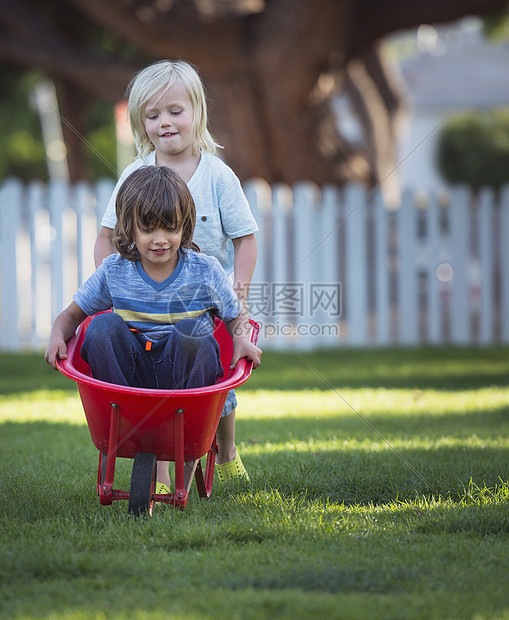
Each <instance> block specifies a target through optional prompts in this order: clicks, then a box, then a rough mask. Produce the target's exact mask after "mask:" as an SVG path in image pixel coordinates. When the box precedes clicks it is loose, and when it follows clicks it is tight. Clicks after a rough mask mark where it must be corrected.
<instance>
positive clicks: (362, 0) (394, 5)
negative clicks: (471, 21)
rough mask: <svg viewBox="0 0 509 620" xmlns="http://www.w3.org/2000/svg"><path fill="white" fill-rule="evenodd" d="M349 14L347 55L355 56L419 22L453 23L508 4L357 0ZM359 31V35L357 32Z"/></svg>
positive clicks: (490, 0)
mask: <svg viewBox="0 0 509 620" xmlns="http://www.w3.org/2000/svg"><path fill="white" fill-rule="evenodd" d="M354 5H355V6H354V11H353V14H352V26H353V27H352V28H351V29H350V33H351V36H350V38H349V42H348V48H349V55H350V56H356V55H358V54H359V53H362V50H363V49H365V48H368V47H369V46H370V45H371V44H372V43H373V42H374V41H376V40H378V39H381V38H383V37H385V36H387V35H389V34H391V33H392V32H397V31H398V30H407V29H409V28H415V27H417V26H420V25H421V24H438V23H447V22H452V21H455V20H457V19H460V18H461V17H465V16H467V15H479V16H482V15H489V14H490V13H494V12H496V11H501V10H503V9H505V8H506V7H507V0H447V1H446V2H444V0H426V1H425V2H423V0H406V1H405V3H404V5H403V6H402V3H401V1H400V0H385V1H384V2H380V0H357V1H356V2H355V3H354ZM358 32H362V34H363V36H362V37H357V33H358Z"/></svg>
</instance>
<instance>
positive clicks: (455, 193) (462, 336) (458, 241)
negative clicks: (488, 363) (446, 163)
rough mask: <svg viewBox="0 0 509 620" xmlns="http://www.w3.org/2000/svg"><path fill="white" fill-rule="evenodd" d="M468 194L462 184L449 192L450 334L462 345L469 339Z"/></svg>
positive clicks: (455, 342) (469, 199) (456, 342)
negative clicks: (451, 270)
mask: <svg viewBox="0 0 509 620" xmlns="http://www.w3.org/2000/svg"><path fill="white" fill-rule="evenodd" d="M470 203H471V198H470V193H469V192H468V190H467V189H466V188H465V187H457V188H454V189H453V190H452V192H451V206H450V208H449V211H450V222H449V226H450V232H451V241H452V244H451V245H452V247H453V248H454V253H453V254H451V265H452V268H453V278H452V281H451V302H450V303H451V305H450V333H451V342H452V343H453V344H458V345H465V344H467V343H468V342H469V340H470V334H471V321H470V308H471V306H470V294H469V293H470V291H469V286H468V275H467V270H468V267H469V262H470V251H469V239H470V226H469V222H470V217H469V214H470V206H471V204H470Z"/></svg>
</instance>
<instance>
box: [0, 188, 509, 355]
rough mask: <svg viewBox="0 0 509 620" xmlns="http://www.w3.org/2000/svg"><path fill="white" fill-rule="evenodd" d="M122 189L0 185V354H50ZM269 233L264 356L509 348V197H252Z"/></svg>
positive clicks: (296, 191) (263, 278) (263, 284)
mask: <svg viewBox="0 0 509 620" xmlns="http://www.w3.org/2000/svg"><path fill="white" fill-rule="evenodd" d="M112 188H113V181H109V180H108V181H106V180H105V181H101V182H99V183H97V184H96V185H94V186H92V185H88V184H84V183H83V184H77V185H75V186H68V185H66V184H64V183H52V184H50V185H48V186H45V185H42V184H40V183H32V184H29V185H23V184H22V183H20V182H19V181H17V180H15V179H9V180H7V181H6V182H4V183H3V184H2V185H1V186H0V244H1V256H2V259H1V260H2V263H1V269H0V350H13V351H17V350H23V349H33V350H39V349H41V348H43V347H44V345H45V343H46V341H47V337H48V334H49V330H50V327H51V323H52V320H53V318H54V317H55V316H56V314H57V313H58V312H60V310H61V309H62V308H64V307H65V306H66V305H67V304H68V303H69V301H70V300H71V297H72V294H73V292H74V291H75V290H76V288H77V287H78V286H79V285H80V284H81V283H82V282H83V281H84V280H85V279H86V278H87V277H88V276H89V275H90V273H92V271H93V269H94V264H93V246H94V242H95V238H96V234H97V230H98V226H99V222H100V219H101V216H102V212H103V210H104V208H105V206H106V204H107V201H108V198H109V196H110V193H111V190H112ZM244 189H245V192H246V195H247V196H248V200H249V202H250V205H251V208H252V210H253V213H254V215H255V217H256V219H257V221H258V223H259V226H260V231H259V233H258V234H257V239H258V247H259V254H258V262H257V266H256V271H255V274H254V277H253V283H252V286H251V293H250V300H249V303H250V308H251V312H252V315H253V316H254V318H255V319H257V320H258V322H259V323H260V324H261V328H262V329H261V337H262V338H261V343H262V346H263V348H264V349H271V348H272V349H280V350H285V349H295V350H300V351H304V350H310V349H318V348H327V347H338V346H388V345H404V346H413V345H419V344H430V345H440V344H445V343H452V344H457V345H467V344H480V345H483V344H491V343H509V243H508V240H509V186H508V187H506V188H505V189H504V191H503V192H502V193H501V196H500V197H499V198H496V197H495V196H494V194H493V192H491V191H490V190H483V191H482V192H481V193H480V195H479V197H478V198H475V197H474V196H472V195H471V194H470V193H469V192H468V191H467V190H466V189H465V188H452V189H450V190H448V191H447V192H444V193H443V194H442V195H429V196H424V195H414V194H412V193H411V192H406V193H405V194H404V195H403V198H402V201H401V204H400V205H399V207H398V208H396V209H388V208H387V206H386V205H385V204H384V202H383V198H382V195H381V194H380V193H379V192H373V193H366V191H365V190H363V189H362V188H360V187H357V186H351V187H348V188H346V189H344V190H339V189H337V188H334V187H324V188H318V187H316V186H314V185H312V184H310V183H302V184H298V185H296V186H295V187H292V188H290V187H288V186H284V185H277V186H273V187H270V186H268V185H267V184H266V183H264V182H263V181H258V180H256V181H251V182H248V183H246V184H245V187H244Z"/></svg>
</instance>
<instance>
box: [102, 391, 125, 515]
mask: <svg viewBox="0 0 509 620" xmlns="http://www.w3.org/2000/svg"><path fill="white" fill-rule="evenodd" d="M119 411H120V410H119V406H118V405H117V404H115V403H111V410H110V432H109V436H108V455H107V458H106V472H104V474H103V472H102V471H101V478H102V477H103V475H104V479H103V481H102V482H100V483H99V485H98V493H99V501H100V503H101V504H104V505H109V504H111V503H112V501H113V478H114V476H115V461H116V459H117V441H118V421H119ZM102 465H104V457H103V456H102V455H101V466H102Z"/></svg>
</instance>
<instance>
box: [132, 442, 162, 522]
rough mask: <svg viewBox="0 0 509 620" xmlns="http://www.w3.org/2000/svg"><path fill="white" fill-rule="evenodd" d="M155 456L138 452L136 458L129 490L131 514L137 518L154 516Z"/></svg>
mask: <svg viewBox="0 0 509 620" xmlns="http://www.w3.org/2000/svg"><path fill="white" fill-rule="evenodd" d="M156 465H157V458H156V455H155V454H149V453H147V452H138V453H137V454H136V456H135V457H134V463H133V472H132V475H131V487H130V489H129V506H128V510H129V514H132V515H133V516H135V517H139V516H140V515H142V514H144V513H147V514H149V515H150V516H152V507H153V505H154V500H153V499H152V495H153V493H154V491H155V485H156Z"/></svg>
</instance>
